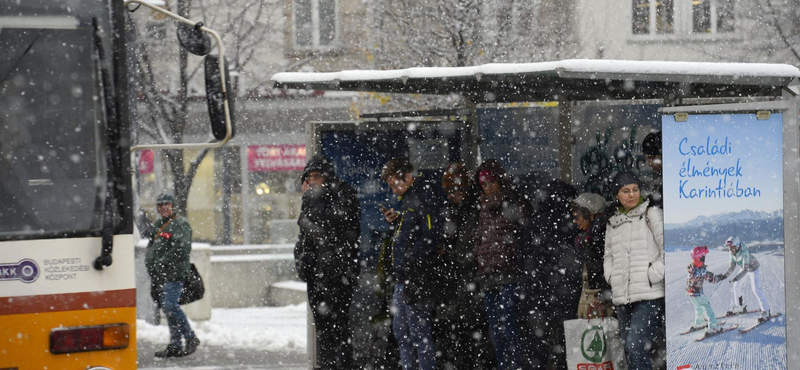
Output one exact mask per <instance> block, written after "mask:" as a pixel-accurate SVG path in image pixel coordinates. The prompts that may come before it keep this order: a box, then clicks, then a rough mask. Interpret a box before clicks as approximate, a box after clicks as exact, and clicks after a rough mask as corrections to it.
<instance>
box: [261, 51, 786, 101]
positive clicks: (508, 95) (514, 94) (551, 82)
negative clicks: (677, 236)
mask: <svg viewBox="0 0 800 370" xmlns="http://www.w3.org/2000/svg"><path fill="white" fill-rule="evenodd" d="M798 77H800V70H798V69H797V67H794V66H791V65H786V64H763V63H706V62H664V61H625V60H583V59H582V60H563V61H556V62H543V63H507V64H484V65H480V66H473V67H421V68H408V69H397V70H349V71H340V72H323V73H307V72H284V73H277V74H275V75H273V76H272V79H271V80H272V82H273V84H274V85H275V87H276V88H286V89H313V90H340V91H371V92H383V93H417V94H453V93H457V94H464V95H467V96H469V97H471V99H472V100H473V101H475V102H476V103H487V102H513V101H548V100H560V99H568V100H596V99H653V98H656V99H664V98H666V99H674V98H705V97H747V96H779V95H781V90H782V89H783V88H784V87H785V86H788V85H789V83H791V82H792V81H794V80H795V79H797V78H798Z"/></svg>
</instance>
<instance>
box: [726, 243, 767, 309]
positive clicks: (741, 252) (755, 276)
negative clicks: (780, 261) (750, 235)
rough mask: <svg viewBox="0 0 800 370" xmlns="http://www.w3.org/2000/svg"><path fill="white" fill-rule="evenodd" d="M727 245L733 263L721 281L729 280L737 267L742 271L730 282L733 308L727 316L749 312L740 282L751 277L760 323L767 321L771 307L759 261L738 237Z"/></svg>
mask: <svg viewBox="0 0 800 370" xmlns="http://www.w3.org/2000/svg"><path fill="white" fill-rule="evenodd" d="M725 245H727V247H728V250H729V251H730V252H731V262H730V265H729V266H728V271H725V273H724V274H722V275H721V279H727V278H728V276H729V275H730V274H731V273H732V272H733V271H734V270H735V269H736V266H737V265H738V266H739V267H740V268H741V269H742V271H741V272H739V274H737V275H736V276H734V277H733V279H731V280H730V282H731V283H733V289H732V291H733V306H732V307H731V309H730V310H728V312H727V313H726V315H728V316H732V315H739V314H742V313H747V312H748V311H747V305H744V304H743V300H742V295H741V293H740V291H739V281H740V280H742V279H744V278H745V277H747V276H749V277H750V286H751V287H752V289H753V294H755V296H756V298H757V299H758V306H759V308H760V309H761V317H760V318H759V321H762V320H766V319H767V318H769V316H770V312H769V311H770V307H769V303H767V299H766V297H764V293H763V292H762V291H761V274H760V272H759V271H758V267H759V263H758V260H756V258H755V257H753V255H752V254H750V250H749V249H747V246H745V245H744V243H742V242H740V241H739V238H738V237H736V236H731V237H730V238H728V240H726V241H725Z"/></svg>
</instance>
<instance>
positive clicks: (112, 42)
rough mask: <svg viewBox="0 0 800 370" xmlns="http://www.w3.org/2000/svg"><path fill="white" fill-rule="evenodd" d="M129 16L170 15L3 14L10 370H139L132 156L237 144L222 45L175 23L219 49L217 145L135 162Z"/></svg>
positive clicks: (4, 307)
mask: <svg viewBox="0 0 800 370" xmlns="http://www.w3.org/2000/svg"><path fill="white" fill-rule="evenodd" d="M131 3H138V4H137V5H144V6H147V7H150V8H152V9H154V10H158V11H162V9H160V8H158V7H157V6H155V5H153V4H150V3H145V2H143V1H131V2H129V3H127V4H126V3H124V2H122V1H110V0H109V1H102V0H90V1H67V2H64V1H60V0H30V1H28V0H26V1H23V2H4V3H3V4H0V48H2V50H3V53H2V56H0V107H2V108H0V110H1V113H0V302H2V303H1V304H0V338H2V339H1V340H0V368H2V369H20V370H22V369H68V368H73V369H88V368H109V369H135V368H136V286H135V274H134V236H133V215H132V208H133V192H132V190H131V188H132V184H131V175H130V171H131V163H130V158H131V154H130V153H131V150H132V149H140V148H141V149H143V148H163V147H171V148H180V147H192V146H194V147H197V146H203V147H219V146H221V145H224V144H225V142H227V140H228V139H230V136H231V132H232V129H231V121H230V116H231V114H230V111H229V106H228V98H227V96H226V95H225V92H226V91H227V90H226V87H227V86H226V81H227V79H226V77H227V76H225V73H219V71H221V70H223V69H221V68H220V66H223V65H224V56H223V49H222V44H221V42H219V38H218V37H217V36H216V34H215V33H212V32H213V31H211V30H208V29H207V28H205V27H202V25H198V24H197V22H193V21H190V20H187V19H183V18H175V17H173V16H174V14H172V13H169V12H167V11H164V12H165V14H167V15H169V16H170V17H173V18H175V19H177V20H178V21H179V22H182V23H188V24H191V25H193V26H196V27H195V29H197V30H201V31H203V33H209V34H212V36H214V37H216V38H217V42H218V51H219V54H218V56H219V57H213V58H214V60H218V61H219V63H218V64H216V65H213V64H212V67H211V68H210V69H207V71H206V72H207V73H206V74H207V78H208V76H211V77H215V76H216V78H217V80H213V79H212V83H211V84H207V86H212V87H213V86H216V87H217V88H218V90H209V91H207V94H208V95H209V99H208V100H209V104H211V105H213V107H210V108H211V109H210V112H217V113H218V114H217V116H216V117H212V124H215V125H216V126H217V127H218V128H217V129H214V130H213V131H214V132H215V135H214V136H215V138H216V140H210V142H209V143H197V144H183V146H181V145H164V144H161V145H149V146H142V147H136V148H131V146H130V135H129V132H130V124H131V122H130V119H129V114H130V109H131V108H130V107H129V97H130V92H129V89H128V82H127V78H128V66H127V64H126V44H125V32H124V22H125V18H124V17H125V14H124V13H125V12H126V11H127V10H126V6H127V7H131V6H132V5H133V4H131ZM206 37H207V36H206ZM206 64H208V63H206ZM220 125H221V126H220ZM219 127H221V130H222V131H220V129H219ZM217 131H219V132H221V134H219V135H218V134H216V133H217Z"/></svg>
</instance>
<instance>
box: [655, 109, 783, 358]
mask: <svg viewBox="0 0 800 370" xmlns="http://www.w3.org/2000/svg"><path fill="white" fill-rule="evenodd" d="M782 122H783V118H782V115H781V114H779V113H773V114H771V116H770V117H769V118H768V119H758V117H756V115H755V114H749V113H747V114H745V113H740V114H691V115H689V118H688V120H687V121H686V122H676V121H675V118H674V116H672V115H664V116H663V120H662V123H663V156H664V158H663V159H664V166H663V168H664V205H665V209H664V224H665V232H664V242H665V248H664V249H665V261H666V274H665V276H666V281H665V283H666V296H667V299H666V316H667V351H668V354H667V368H668V369H676V368H677V369H682V368H692V369H777V370H781V369H786V361H787V359H786V324H785V319H784V317H785V312H786V302H785V294H784V293H785V288H784V287H785V285H784V233H783V175H782V174H783V167H782V166H783V164H782V163H783V156H782V150H783V149H782V136H783V132H782ZM729 241H730V243H728V242H729ZM729 245H732V246H729ZM698 247H700V248H698ZM703 247H705V248H703ZM693 251H694V252H693ZM703 255H704V256H703ZM730 310H732V311H734V312H736V314H735V315H732V314H727V312H728V311H730ZM762 310H764V311H768V312H769V313H770V314H771V316H766V315H764V316H762ZM760 318H761V319H760ZM709 326H711V327H712V328H711V329H715V330H711V331H709ZM692 327H694V328H692Z"/></svg>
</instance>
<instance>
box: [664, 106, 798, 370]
mask: <svg viewBox="0 0 800 370" xmlns="http://www.w3.org/2000/svg"><path fill="white" fill-rule="evenodd" d="M658 111H659V112H660V113H662V114H664V115H668V114H669V115H674V114H676V113H685V114H690V115H691V114H715V113H716V114H720V113H758V112H762V111H767V112H776V113H778V112H780V113H782V117H783V139H782V140H783V148H782V149H783V212H784V243H785V244H784V245H785V251H784V253H785V260H784V264H785V268H784V283H785V287H786V289H785V300H786V307H787V310H786V313H785V315H786V320H785V325H786V354H787V369H793V368H796V366H797V365H796V364H798V363H800V310H792V309H789V308H790V307H799V306H800V256H798V254H800V245H799V244H800V212H798V211H800V203H798V202H799V201H800V130H798V98H797V97H796V96H795V95H794V94H793V93H791V92H789V91H787V92H785V93H784V95H783V97H782V98H779V99H778V100H773V101H758V102H745V103H733V104H711V105H695V106H675V107H663V108H660V109H659V110H658Z"/></svg>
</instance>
